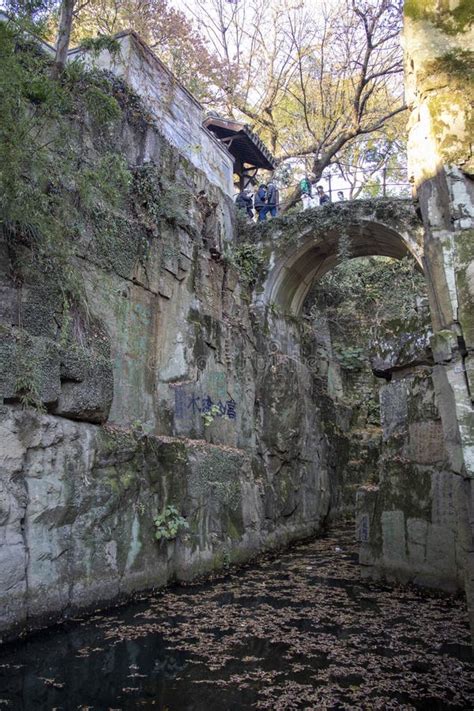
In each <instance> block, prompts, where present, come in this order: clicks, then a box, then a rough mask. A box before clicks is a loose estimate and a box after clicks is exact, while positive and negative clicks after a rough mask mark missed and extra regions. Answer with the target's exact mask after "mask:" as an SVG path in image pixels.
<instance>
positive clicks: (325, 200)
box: [316, 185, 331, 205]
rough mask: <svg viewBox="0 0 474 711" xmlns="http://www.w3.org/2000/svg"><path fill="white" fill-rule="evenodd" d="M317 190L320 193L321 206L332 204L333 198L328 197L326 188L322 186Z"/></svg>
mask: <svg viewBox="0 0 474 711" xmlns="http://www.w3.org/2000/svg"><path fill="white" fill-rule="evenodd" d="M316 190H317V192H318V198H319V204H320V205H327V204H328V203H330V202H331V198H330V197H329V195H327V194H326V193H325V192H324V188H323V186H322V185H318V187H317V188H316Z"/></svg>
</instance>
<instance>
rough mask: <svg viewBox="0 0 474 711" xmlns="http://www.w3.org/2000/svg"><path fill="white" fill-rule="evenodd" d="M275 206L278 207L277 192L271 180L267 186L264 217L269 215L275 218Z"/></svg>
mask: <svg viewBox="0 0 474 711" xmlns="http://www.w3.org/2000/svg"><path fill="white" fill-rule="evenodd" d="M277 205H278V190H277V187H276V185H275V183H274V182H273V180H270V182H269V183H268V185H267V204H266V207H265V217H266V215H267V213H270V215H271V216H272V217H276V215H277Z"/></svg>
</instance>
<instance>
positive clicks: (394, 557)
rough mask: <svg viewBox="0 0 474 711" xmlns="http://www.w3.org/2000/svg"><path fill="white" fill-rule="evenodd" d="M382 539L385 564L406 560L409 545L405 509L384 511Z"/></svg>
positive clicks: (396, 563) (394, 563) (395, 563)
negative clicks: (407, 543) (407, 542)
mask: <svg viewBox="0 0 474 711" xmlns="http://www.w3.org/2000/svg"><path fill="white" fill-rule="evenodd" d="M382 540H383V564H384V566H390V565H398V564H401V563H405V562H406V557H407V556H406V551H407V545H406V536H405V514H404V512H403V511H383V513H382Z"/></svg>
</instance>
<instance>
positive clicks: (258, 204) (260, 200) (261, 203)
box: [253, 183, 267, 222]
mask: <svg viewBox="0 0 474 711" xmlns="http://www.w3.org/2000/svg"><path fill="white" fill-rule="evenodd" d="M253 206H254V208H255V212H256V213H257V215H258V222H263V220H264V219H265V218H266V216H267V210H266V207H267V186H266V185H264V184H263V183H262V185H260V186H259V188H258V190H257V192H256V193H255V196H254V199H253Z"/></svg>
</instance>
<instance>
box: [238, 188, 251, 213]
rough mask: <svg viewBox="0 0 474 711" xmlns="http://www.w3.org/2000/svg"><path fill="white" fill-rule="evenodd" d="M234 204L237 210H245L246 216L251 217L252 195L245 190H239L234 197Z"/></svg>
mask: <svg viewBox="0 0 474 711" xmlns="http://www.w3.org/2000/svg"><path fill="white" fill-rule="evenodd" d="M235 205H236V207H237V208H238V209H239V210H245V212H246V214H247V217H249V218H250V219H252V217H253V210H252V196H251V195H249V194H248V192H247V191H246V190H241V191H240V193H239V194H238V195H237V197H236V198H235Z"/></svg>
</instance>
